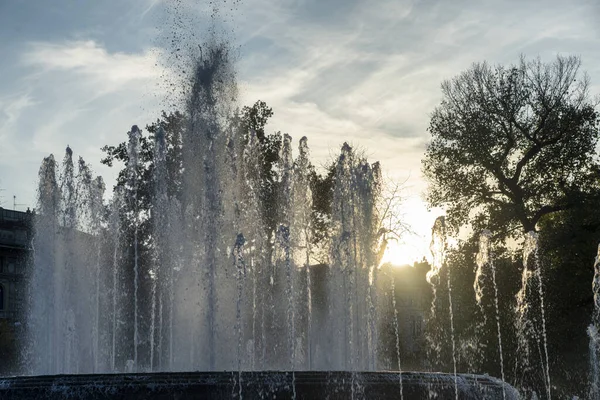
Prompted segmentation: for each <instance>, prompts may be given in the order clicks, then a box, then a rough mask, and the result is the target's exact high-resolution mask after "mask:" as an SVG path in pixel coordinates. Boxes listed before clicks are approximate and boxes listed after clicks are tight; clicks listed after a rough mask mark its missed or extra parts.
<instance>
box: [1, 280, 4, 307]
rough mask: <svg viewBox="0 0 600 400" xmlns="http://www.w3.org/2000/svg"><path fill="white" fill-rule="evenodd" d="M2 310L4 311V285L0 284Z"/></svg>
mask: <svg viewBox="0 0 600 400" xmlns="http://www.w3.org/2000/svg"><path fill="white" fill-rule="evenodd" d="M0 311H4V286H2V284H0Z"/></svg>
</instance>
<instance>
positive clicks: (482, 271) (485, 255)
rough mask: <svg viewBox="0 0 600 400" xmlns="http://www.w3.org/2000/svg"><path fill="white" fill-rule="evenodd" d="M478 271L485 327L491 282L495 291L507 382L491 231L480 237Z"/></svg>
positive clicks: (477, 288)
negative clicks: (486, 295)
mask: <svg viewBox="0 0 600 400" xmlns="http://www.w3.org/2000/svg"><path fill="white" fill-rule="evenodd" d="M476 263H477V270H476V272H475V282H474V283H473V288H474V289H475V300H476V301H477V305H478V306H479V308H480V310H481V313H482V315H483V316H484V322H483V324H484V325H485V322H486V319H487V318H486V312H485V309H484V305H483V298H484V293H485V292H486V291H487V292H488V293H489V288H487V290H486V286H487V285H488V283H489V281H490V280H491V284H492V287H493V289H494V292H493V295H494V309H495V312H496V332H497V337H498V357H499V360H500V374H501V377H502V380H503V381H504V380H505V376H504V355H503V351H502V332H501V330H500V307H499V304H498V285H497V284H496V266H495V265H494V259H493V253H492V233H491V232H490V231H489V230H487V229H486V230H484V231H483V232H481V235H480V236H479V252H478V253H477V257H476ZM502 398H504V399H506V391H505V388H504V387H502Z"/></svg>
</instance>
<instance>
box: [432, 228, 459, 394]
mask: <svg viewBox="0 0 600 400" xmlns="http://www.w3.org/2000/svg"><path fill="white" fill-rule="evenodd" d="M430 249H431V254H432V256H433V261H432V263H431V270H429V271H428V272H427V275H426V279H427V282H429V284H431V286H432V290H433V299H432V303H431V316H430V321H431V319H434V318H436V314H437V311H436V308H437V304H436V301H437V289H438V288H439V285H441V272H442V269H443V268H444V267H446V269H447V266H446V265H445V260H446V252H447V249H448V244H447V233H446V219H445V217H438V218H436V220H435V222H434V224H433V228H432V229H431V245H430ZM450 276H451V275H450V271H449V270H448V269H447V271H446V283H447V290H448V311H449V316H450V342H451V345H452V346H451V349H452V366H453V371H454V384H455V390H454V393H455V397H456V399H457V400H458V379H457V374H456V341H455V337H454V310H453V308H452V282H451V279H450ZM429 343H430V346H435V348H434V350H435V351H436V353H438V354H439V352H440V351H441V349H440V343H434V340H432V339H431V338H429Z"/></svg>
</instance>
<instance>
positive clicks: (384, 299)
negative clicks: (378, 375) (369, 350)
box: [377, 261, 431, 371]
mask: <svg viewBox="0 0 600 400" xmlns="http://www.w3.org/2000/svg"><path fill="white" fill-rule="evenodd" d="M429 269H430V265H429V264H428V263H427V262H425V261H423V262H420V263H414V265H412V266H410V265H404V266H395V265H391V264H389V263H388V264H384V265H382V266H381V269H380V271H379V274H378V277H377V286H378V290H377V296H378V301H379V310H380V315H379V318H380V320H381V324H380V326H379V330H380V332H379V336H380V341H381V346H382V347H381V350H380V358H381V360H380V361H381V363H382V364H383V366H384V368H386V369H391V370H395V369H397V368H398V363H397V359H398V356H400V358H401V359H402V368H403V369H411V370H417V371H418V370H422V369H423V368H424V367H425V365H424V364H423V361H424V360H425V359H426V356H425V352H426V343H425V322H426V319H427V315H428V313H429V308H430V306H431V286H430V285H429V284H428V283H427V280H426V279H425V275H426V274H427V271H429ZM392 281H393V283H394V285H393V286H392ZM394 320H396V322H395V323H394ZM396 335H397V336H398V337H397V338H396ZM396 340H398V342H397V343H398V346H399V349H396ZM397 350H399V353H400V354H397V353H396V351H397Z"/></svg>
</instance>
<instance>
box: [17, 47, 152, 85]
mask: <svg viewBox="0 0 600 400" xmlns="http://www.w3.org/2000/svg"><path fill="white" fill-rule="evenodd" d="M157 54H158V52H157V50H156V49H149V50H147V51H145V52H144V53H142V54H126V53H120V52H117V53H109V52H107V50H106V49H105V48H103V47H102V46H100V45H99V44H98V43H96V42H95V41H93V40H87V41H67V42H64V43H47V42H33V43H30V44H29V45H28V46H27V50H26V52H25V53H24V54H23V56H22V58H21V61H22V63H23V65H24V66H27V67H33V68H36V69H40V70H39V71H37V73H38V74H39V73H41V74H44V73H51V72H55V71H59V72H64V73H72V74H73V75H76V76H77V75H79V76H80V77H82V78H83V80H85V81H86V82H85V84H86V85H88V86H92V87H93V88H94V89H96V91H97V94H98V95H104V94H107V93H110V92H115V91H118V90H121V89H122V88H123V86H125V85H128V84H132V83H133V84H136V83H140V82H141V81H148V80H156V79H158V78H159V76H160V70H159V69H158V68H157V67H156V64H157V61H158V57H157Z"/></svg>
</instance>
